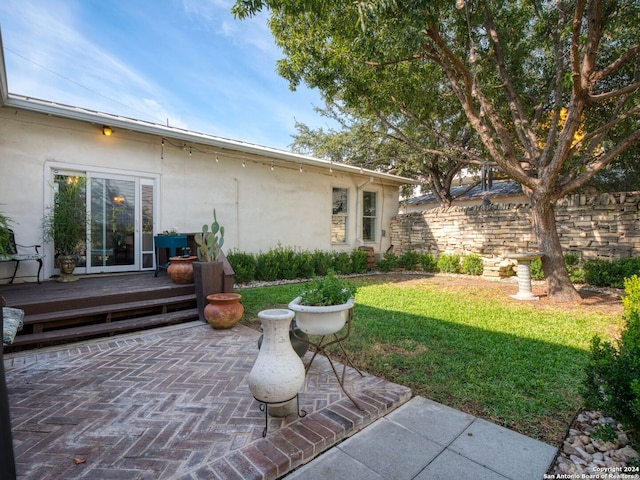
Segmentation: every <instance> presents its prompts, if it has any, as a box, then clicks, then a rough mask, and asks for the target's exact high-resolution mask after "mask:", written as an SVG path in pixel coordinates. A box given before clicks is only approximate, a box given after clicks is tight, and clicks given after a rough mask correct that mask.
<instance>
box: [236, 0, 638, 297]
mask: <svg viewBox="0 0 640 480" xmlns="http://www.w3.org/2000/svg"><path fill="white" fill-rule="evenodd" d="M265 7H266V8H270V9H271V12H272V15H271V20H270V21H271V29H272V32H273V34H274V37H275V39H276V42H277V43H278V45H279V46H280V47H281V48H282V49H283V51H284V54H285V58H283V59H282V60H281V61H280V62H279V63H278V70H279V72H280V74H281V75H282V76H283V77H285V78H286V79H288V80H289V82H290V85H291V87H292V88H295V87H296V86H297V85H299V84H300V83H301V82H304V83H306V84H307V85H308V86H310V87H317V88H318V89H319V90H320V91H321V92H322V94H323V96H324V98H325V99H326V100H327V101H328V102H334V103H339V104H341V105H344V106H345V107H346V108H348V109H349V110H350V111H353V112H354V114H355V115H362V116H363V117H365V118H376V119H378V120H379V122H381V123H382V124H383V125H385V127H386V128H387V129H388V130H389V131H390V132H393V133H394V134H395V135H397V136H398V137H399V138H404V139H405V140H406V142H405V143H406V144H407V145H409V144H413V146H414V148H415V147H418V148H416V151H417V152H418V151H421V152H423V153H424V154H432V155H437V156H438V157H439V158H456V159H460V160H461V161H464V162H473V161H476V162H485V161H490V162H494V163H495V164H497V165H498V166H499V168H500V169H501V170H502V171H503V172H505V173H506V174H507V175H508V176H509V177H511V178H512V179H514V180H516V181H517V182H519V183H520V184H521V185H522V186H523V190H524V192H525V193H526V194H527V195H528V196H529V199H530V202H531V207H532V223H533V227H534V232H535V234H536V238H537V239H538V244H539V249H540V250H541V251H543V252H544V253H545V256H544V257H543V269H544V271H545V276H546V278H547V289H548V293H549V295H550V296H551V297H553V298H555V299H563V300H566V299H573V298H576V296H577V293H576V292H575V289H573V287H572V286H571V283H570V281H569V279H568V275H567V272H566V268H564V262H563V257H562V249H561V246H560V242H559V239H558V236H557V231H556V227H555V217H554V203H555V201H557V200H558V199H559V198H561V197H563V196H565V195H566V194H568V193H570V192H572V191H574V190H576V189H577V188H580V187H582V186H584V185H586V184H587V182H589V181H591V180H592V179H593V177H594V176H595V175H596V174H597V173H598V172H600V171H602V170H603V169H604V168H605V167H607V166H608V165H610V164H611V163H612V162H613V161H614V160H615V159H616V158H617V157H619V156H620V155H622V154H624V153H625V152H626V151H629V150H630V149H632V148H635V145H637V142H638V140H640V127H639V120H638V119H639V117H640V62H639V61H638V58H639V56H640V43H639V42H638V39H639V38H640V21H639V20H640V3H639V2H637V0H577V1H571V2H569V1H564V0H556V1H542V2H540V1H533V0H532V1H524V0H498V1H492V2H486V1H480V0H478V1H473V0H471V1H465V0H457V1H456V2H455V6H454V4H453V2H451V1H450V0H447V1H442V0H415V1H412V2H397V1H394V0H371V1H355V0H352V1H338V0H322V1H311V0H264V1H262V0H237V2H236V4H235V6H234V13H235V14H236V15H237V16H239V17H244V16H248V15H252V14H254V13H255V12H257V11H258V10H260V9H262V8H265ZM403 136H404V137H403ZM464 139H468V141H464Z"/></svg>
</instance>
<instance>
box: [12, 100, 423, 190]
mask: <svg viewBox="0 0 640 480" xmlns="http://www.w3.org/2000/svg"><path fill="white" fill-rule="evenodd" d="M4 105H5V106H6V107H13V108H20V109H23V110H28V111H32V112H38V113H43V114H46V115H51V116H58V117H63V118H68V119H72V120H80V121H83V122H89V123H93V124H99V125H108V126H110V127H112V128H116V129H117V128H121V129H124V130H130V131H133V132H138V133H146V134H149V135H156V136H160V137H166V138H171V139H175V140H182V141H186V142H193V143H198V144H201V145H207V146H211V147H217V148H220V149H228V150H233V151H236V152H241V153H246V154H251V155H260V156H267V157H269V158H270V159H274V160H282V161H285V162H289V163H295V164H303V165H307V166H313V167H319V168H331V169H333V170H337V171H340V172H345V173H350V174H356V175H361V176H366V177H375V178H378V179H381V180H385V181H387V182H390V183H394V184H398V185H407V184H409V185H417V184H418V182H417V181H416V180H413V179H410V178H405V177H400V176H397V175H392V174H388V173H381V172H376V171H374V170H368V169H364V168H363V169H361V168H360V167H358V166H354V165H345V164H342V163H333V162H330V161H329V160H323V159H319V158H315V157H310V156H307V155H301V154H298V153H293V152H287V151H284V150H278V149H275V148H270V147H264V146H260V145H254V144H250V143H245V142H240V141H236V140H229V139H225V138H221V137H215V136H212V135H207V134H203V133H198V132H192V131H189V130H181V129H178V128H175V127H165V126H164V125H160V124H156V123H151V122H146V121H142V120H133V119H130V118H126V117H119V116H116V115H109V114H106V113H100V112H95V111H91V110H86V109H82V108H76V107H70V106H67V105H61V104H56V103H52V102H48V101H43V100H38V99H33V98H27V97H23V96H18V95H13V94H9V95H8V97H7V98H6V99H5V101H4Z"/></svg>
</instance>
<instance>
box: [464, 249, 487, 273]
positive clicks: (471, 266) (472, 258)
mask: <svg viewBox="0 0 640 480" xmlns="http://www.w3.org/2000/svg"><path fill="white" fill-rule="evenodd" d="M483 271H484V263H482V258H480V256H479V255H476V254H475V253H470V254H469V255H467V256H466V257H464V259H463V260H462V273H465V274H467V275H482V272H483Z"/></svg>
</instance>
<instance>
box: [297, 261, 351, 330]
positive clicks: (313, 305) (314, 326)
mask: <svg viewBox="0 0 640 480" xmlns="http://www.w3.org/2000/svg"><path fill="white" fill-rule="evenodd" d="M356 290H357V288H356V286H355V285H354V284H353V283H351V282H349V281H347V280H344V279H342V278H339V277H337V276H336V275H335V273H334V272H333V271H330V272H329V273H328V274H327V275H326V276H325V277H324V278H316V279H315V280H313V281H312V282H310V283H309V284H308V285H307V287H306V288H305V289H303V290H302V291H301V292H300V295H299V296H298V297H297V298H295V299H294V300H293V301H292V302H291V303H289V308H290V309H291V310H293V311H294V312H296V325H297V326H298V328H300V330H302V331H303V332H305V333H306V334H308V335H330V334H332V333H336V332H338V331H340V329H342V327H344V325H345V323H346V321H347V319H348V317H349V310H351V309H352V308H353V304H354V297H355V294H356Z"/></svg>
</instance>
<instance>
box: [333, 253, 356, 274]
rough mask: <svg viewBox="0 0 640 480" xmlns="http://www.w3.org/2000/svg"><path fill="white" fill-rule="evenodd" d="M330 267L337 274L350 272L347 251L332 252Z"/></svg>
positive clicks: (349, 259)
mask: <svg viewBox="0 0 640 480" xmlns="http://www.w3.org/2000/svg"><path fill="white" fill-rule="evenodd" d="M332 267H333V270H334V271H335V272H336V274H337V275H349V274H350V273H351V272H352V267H351V256H350V255H349V254H348V253H347V252H334V254H333V263H332Z"/></svg>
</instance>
